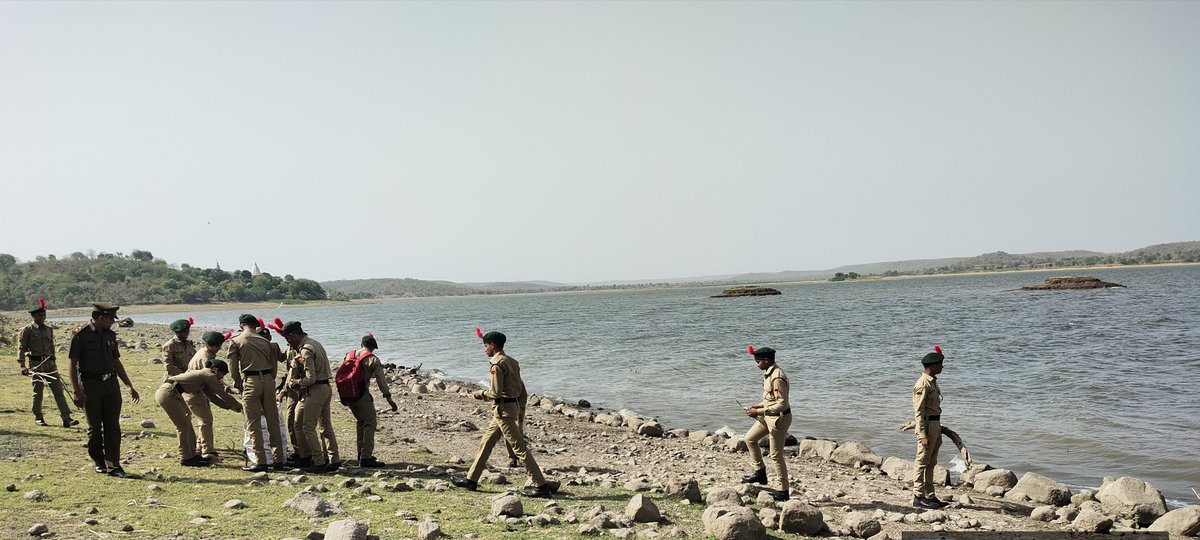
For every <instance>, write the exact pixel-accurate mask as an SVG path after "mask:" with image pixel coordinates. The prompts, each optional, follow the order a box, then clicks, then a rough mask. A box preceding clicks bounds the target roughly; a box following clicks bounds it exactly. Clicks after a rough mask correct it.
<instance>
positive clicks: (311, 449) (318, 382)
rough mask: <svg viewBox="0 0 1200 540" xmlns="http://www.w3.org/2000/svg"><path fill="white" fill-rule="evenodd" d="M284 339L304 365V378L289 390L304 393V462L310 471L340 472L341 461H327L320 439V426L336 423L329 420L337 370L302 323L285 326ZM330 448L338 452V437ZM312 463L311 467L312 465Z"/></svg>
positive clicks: (300, 417) (300, 418) (299, 416)
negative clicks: (338, 469)
mask: <svg viewBox="0 0 1200 540" xmlns="http://www.w3.org/2000/svg"><path fill="white" fill-rule="evenodd" d="M282 333H283V339H285V340H287V342H288V348H289V350H290V351H294V355H295V356H296V357H297V358H298V359H299V361H300V365H301V366H303V377H301V378H299V379H292V380H290V381H288V388H290V389H292V390H294V391H296V392H298V393H299V394H300V403H299V405H297V406H296V421H297V423H299V424H300V425H299V429H300V435H299V436H298V437H297V438H296V439H297V441H298V442H300V447H299V450H300V459H301V461H302V462H304V463H306V464H307V465H306V466H305V467H304V469H305V470H306V471H308V472H332V471H334V470H337V468H338V466H339V465H340V463H339V462H337V461H335V460H333V459H327V458H326V456H325V454H324V453H323V452H321V440H320V439H319V438H318V437H317V424H319V423H322V422H325V423H330V424H331V423H332V421H331V420H330V417H329V409H330V407H329V406H330V403H331V402H332V400H333V389H332V388H331V387H330V383H331V382H332V379H333V371H332V370H331V369H330V367H329V356H328V355H327V354H325V347H323V346H322V345H321V344H320V343H318V342H317V340H315V339H313V338H310V337H308V334H307V333H305V332H304V328H302V327H301V325H300V321H291V322H288V323H287V324H284V325H283V331H282ZM328 445H329V446H330V448H329V451H330V453H334V454H336V453H337V437H336V436H335V435H334V434H333V433H332V432H331V433H329V441H328ZM309 463H311V464H309Z"/></svg>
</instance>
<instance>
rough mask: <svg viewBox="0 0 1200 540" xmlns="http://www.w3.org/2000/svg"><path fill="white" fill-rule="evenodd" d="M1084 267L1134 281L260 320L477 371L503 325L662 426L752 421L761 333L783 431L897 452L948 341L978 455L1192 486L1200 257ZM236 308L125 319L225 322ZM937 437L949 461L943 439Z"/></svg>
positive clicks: (548, 375) (562, 387) (544, 376)
mask: <svg viewBox="0 0 1200 540" xmlns="http://www.w3.org/2000/svg"><path fill="white" fill-rule="evenodd" d="M1080 273H1081V274H1083V275H1091V276H1096V277H1099V278H1101V279H1104V280H1107V281H1115V282H1117V283H1122V284H1125V285H1128V286H1129V287H1128V288H1124V289H1103V290H1085V291H1042V292H1029V291H1014V290H1013V289H1015V288H1016V287H1019V286H1021V285H1024V284H1030V283H1037V282H1041V281H1042V280H1043V279H1044V278H1045V277H1047V276H1051V275H1061V274H1062V272H1061V271H1057V272H1045V273H1021V274H999V275H974V276H944V277H931V278H922V279H906V280H888V281H868V282H844V283H820V284H794V285H782V286H778V287H777V288H779V289H780V290H782V291H783V295H782V296H768V297H748V298H709V295H711V294H715V293H716V292H717V291H719V288H688V289H671V290H654V291H609V292H587V293H568V294H543V295H512V296H471V297H451V298H426V299H413V300H398V301H387V302H381V303H377V304H368V305H352V306H350V305H348V306H325V307H289V306H284V307H283V308H281V309H279V310H277V311H276V310H272V311H265V312H260V313H255V315H257V316H260V317H264V318H266V319H268V320H270V319H271V318H273V317H276V316H278V317H281V318H283V319H284V320H293V319H295V320H301V321H303V322H304V327H305V329H306V330H307V331H308V332H309V334H310V335H311V336H312V337H314V338H315V339H317V340H318V341H321V342H322V343H323V344H324V345H325V347H326V349H328V350H329V351H330V354H331V355H337V354H339V353H338V352H335V351H347V350H350V349H352V348H354V347H356V346H357V345H358V340H359V338H360V337H361V336H362V335H364V334H365V333H367V332H373V333H374V334H375V336H376V337H377V338H378V339H379V343H380V350H379V353H380V355H381V356H382V357H383V358H384V359H385V360H388V361H391V362H394V363H397V364H401V365H406V366H413V365H416V364H424V368H426V369H438V370H441V371H443V372H445V374H446V375H447V376H448V377H450V378H456V379H463V380H471V381H481V380H483V378H484V376H485V375H486V367H487V363H486V361H487V359H486V358H485V357H484V355H483V350H482V346H481V345H480V342H479V340H478V339H477V338H476V337H475V335H474V329H475V327H481V328H483V330H484V331H485V332H486V331H488V330H499V331H502V332H504V333H505V334H507V335H508V339H509V342H508V346H507V347H506V349H507V352H508V353H509V354H511V355H512V356H514V357H515V358H517V359H518V360H519V361H520V362H521V371H522V374H523V375H524V377H525V381H526V385H527V386H528V387H529V390H530V392H533V393H538V394H547V395H553V396H560V397H565V398H568V399H579V398H586V399H588V400H590V401H591V402H592V403H593V405H594V406H598V407H604V408H609V409H631V410H634V411H637V412H639V413H641V414H643V415H646V416H654V417H656V418H658V419H659V420H660V421H662V422H663V423H664V424H665V425H666V426H668V427H669V428H674V427H683V428H689V429H708V430H715V429H717V428H721V427H723V426H731V427H732V428H733V429H735V430H737V431H738V432H744V431H745V430H746V429H747V428H749V426H750V420H749V419H747V418H746V417H745V416H744V415H743V414H742V412H741V409H740V408H739V407H738V405H737V403H736V402H735V400H741V401H742V402H743V403H747V404H749V403H753V402H756V401H757V399H758V398H759V395H760V389H761V380H762V379H761V376H760V372H759V371H758V370H757V369H756V368H755V366H754V363H753V362H752V361H751V359H750V356H749V355H748V354H747V353H746V345H747V344H753V345H754V346H756V347H764V346H770V347H773V348H775V349H776V350H778V351H779V352H778V356H777V361H778V363H779V364H780V365H781V366H782V367H783V368H784V370H786V371H787V373H788V376H789V378H790V379H791V381H792V392H791V403H792V409H793V414H794V420H793V423H792V433H793V434H794V435H796V436H798V437H804V436H814V437H819V438H820V437H826V438H833V439H836V440H839V441H845V440H859V441H863V442H865V443H866V444H868V445H869V446H871V447H872V448H873V449H874V450H875V451H876V452H877V453H879V454H880V455H883V456H885V457H886V456H888V455H896V456H900V457H904V458H906V459H911V458H912V454H913V453H914V450H915V440H914V436H913V435H912V433H911V432H907V433H901V432H900V431H898V426H899V424H900V423H902V422H904V421H906V420H908V419H910V417H911V388H912V384H913V382H914V381H915V380H916V379H917V377H918V375H919V374H920V371H921V366H920V363H919V360H920V358H921V357H922V356H923V355H924V354H925V353H926V352H929V351H930V350H931V349H932V347H933V345H934V344H940V345H941V346H942V348H943V350H944V351H945V353H946V364H945V372H944V373H943V374H942V375H941V376H940V377H939V384H940V386H941V388H942V393H943V396H944V397H943V399H944V401H943V410H944V413H943V423H944V424H945V425H947V426H949V427H952V428H954V429H955V430H956V431H958V432H959V434H961V435H962V436H963V438H964V439H965V440H966V443H967V446H968V448H970V450H971V453H972V457H973V458H975V460H976V461H979V462H985V463H989V464H991V465H993V466H996V467H1004V468H1008V469H1012V470H1015V471H1016V472H1017V473H1018V474H1020V473H1023V472H1025V471H1036V472H1038V473H1041V474H1045V475H1047V476H1050V477H1051V478H1055V479H1057V480H1060V481H1063V482H1066V483H1068V484H1070V485H1072V486H1076V487H1079V486H1086V487H1095V486H1099V484H1100V482H1101V478H1102V477H1103V476H1105V475H1109V476H1134V477H1138V478H1141V479H1143V480H1146V481H1148V482H1150V483H1152V484H1154V485H1155V486H1156V487H1158V488H1159V489H1160V490H1162V491H1163V493H1164V494H1165V495H1166V496H1167V498H1168V499H1172V500H1173V501H1175V502H1178V501H1182V500H1191V499H1193V498H1194V497H1193V495H1192V493H1191V489H1190V488H1193V487H1195V488H1200V384H1197V380H1198V375H1200V312H1198V307H1200V267H1197V266H1179V267H1152V268H1117V269H1097V270H1088V271H1083V272H1080ZM237 315H238V313H236V312H232V311H202V312H194V313H155V314H140V315H136V316H135V318H136V319H137V320H139V321H141V322H162V323H166V322H170V321H171V320H173V319H176V318H179V317H180V316H183V317H186V316H192V317H194V318H195V319H196V323H197V324H198V325H200V326H214V327H232V326H234V325H236V318H237ZM276 339H278V338H276ZM943 448H944V449H947V448H948V449H947V450H945V451H944V452H943V454H942V463H946V462H947V461H948V460H949V459H950V457H951V456H952V455H954V454H953V452H952V450H953V446H952V445H949V444H947V446H944V447H943ZM1192 502H1193V503H1194V502H1195V501H1194V500H1193V501H1192Z"/></svg>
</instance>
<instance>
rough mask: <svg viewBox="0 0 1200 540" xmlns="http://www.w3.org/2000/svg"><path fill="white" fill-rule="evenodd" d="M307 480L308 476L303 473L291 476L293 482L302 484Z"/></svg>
mask: <svg viewBox="0 0 1200 540" xmlns="http://www.w3.org/2000/svg"><path fill="white" fill-rule="evenodd" d="M307 481H308V476H306V475H303V474H297V475H296V476H293V477H292V483H293V484H303V483H304V482H307Z"/></svg>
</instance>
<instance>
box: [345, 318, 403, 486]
mask: <svg viewBox="0 0 1200 540" xmlns="http://www.w3.org/2000/svg"><path fill="white" fill-rule="evenodd" d="M360 344H361V345H362V348H360V349H358V350H356V351H351V352H349V353H347V354H346V358H345V359H344V360H342V362H343V363H345V362H358V363H359V366H360V367H359V368H358V369H361V370H362V372H363V384H362V386H363V387H362V388H361V395H360V396H359V398H358V399H356V400H352V399H348V398H347V397H345V396H343V397H342V404H343V405H345V406H347V407H349V408H350V412H351V413H352V414H354V420H355V421H356V425H355V427H356V429H355V435H356V439H355V442H356V443H357V447H358V448H357V449H358V466H359V467H384V466H386V464H385V463H383V462H381V461H379V460H378V459H375V428H376V426H377V425H378V424H377V420H378V417H377V415H376V413H375V399H374V398H372V397H371V380H374V381H375V384H376V385H378V386H379V393H380V395H382V396H383V399H386V400H387V402H388V405H389V406H391V408H392V412H396V411H397V410H398V409H399V407H398V406H397V405H396V402H395V401H392V393H391V391H390V390H388V381H387V376H386V374H384V372H383V363H381V362H380V361H379V357H378V356H375V349H378V348H379V342H378V341H376V340H375V336H373V335H371V334H367V335H365V336H363V338H362V340H361V342H360ZM339 390H340V388H339Z"/></svg>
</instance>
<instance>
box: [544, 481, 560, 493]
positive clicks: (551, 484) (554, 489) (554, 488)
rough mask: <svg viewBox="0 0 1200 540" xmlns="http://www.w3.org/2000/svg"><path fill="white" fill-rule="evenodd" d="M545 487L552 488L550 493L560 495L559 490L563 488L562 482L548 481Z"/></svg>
mask: <svg viewBox="0 0 1200 540" xmlns="http://www.w3.org/2000/svg"><path fill="white" fill-rule="evenodd" d="M545 486H546V487H548V488H550V493H558V488H560V487H562V482H559V481H558V480H547V481H546V483H545Z"/></svg>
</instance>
